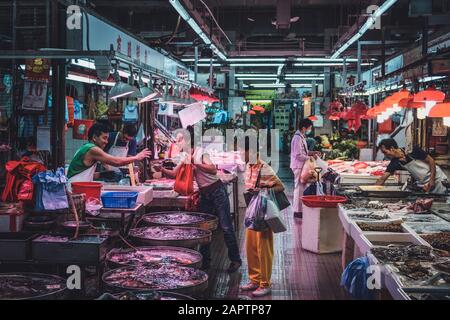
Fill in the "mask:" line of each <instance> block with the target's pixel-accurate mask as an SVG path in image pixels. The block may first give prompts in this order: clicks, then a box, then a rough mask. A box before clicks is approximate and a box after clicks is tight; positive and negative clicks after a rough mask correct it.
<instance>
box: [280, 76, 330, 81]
mask: <svg viewBox="0 0 450 320" xmlns="http://www.w3.org/2000/svg"><path fill="white" fill-rule="evenodd" d="M285 79H286V80H317V81H324V80H325V78H321V77H311V78H297V77H286V78H285Z"/></svg>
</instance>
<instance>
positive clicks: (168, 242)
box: [129, 226, 212, 249]
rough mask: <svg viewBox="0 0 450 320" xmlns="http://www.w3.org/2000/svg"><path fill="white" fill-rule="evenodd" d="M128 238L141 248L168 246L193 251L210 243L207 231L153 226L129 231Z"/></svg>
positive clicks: (209, 235)
mask: <svg viewBox="0 0 450 320" xmlns="http://www.w3.org/2000/svg"><path fill="white" fill-rule="evenodd" d="M129 236H130V238H131V239H133V241H134V242H135V243H137V244H139V245H142V246H170V247H183V248H191V249H195V248H197V247H198V246H199V245H202V244H207V243H210V242H211V238H212V233H211V231H209V230H203V229H199V228H185V227H164V226H153V227H145V228H136V229H131V230H130V233H129Z"/></svg>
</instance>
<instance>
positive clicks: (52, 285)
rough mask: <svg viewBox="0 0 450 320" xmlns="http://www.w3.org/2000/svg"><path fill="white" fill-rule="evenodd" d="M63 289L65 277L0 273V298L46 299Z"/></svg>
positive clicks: (64, 287)
mask: <svg viewBox="0 0 450 320" xmlns="http://www.w3.org/2000/svg"><path fill="white" fill-rule="evenodd" d="M65 289H66V281H65V279H63V278H61V277H57V276H53V275H46V274H34V273H17V274H12V273H11V274H7V273H5V274H0V300H5V299H7V300H22V299H46V298H50V296H51V295H55V294H57V293H58V292H62V291H64V290H65Z"/></svg>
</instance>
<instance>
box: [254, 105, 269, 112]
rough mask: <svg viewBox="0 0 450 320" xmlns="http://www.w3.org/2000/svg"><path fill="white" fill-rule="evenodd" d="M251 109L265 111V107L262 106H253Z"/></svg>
mask: <svg viewBox="0 0 450 320" xmlns="http://www.w3.org/2000/svg"><path fill="white" fill-rule="evenodd" d="M252 110H255V111H260V112H264V111H266V109H265V108H264V107H262V106H254V107H253V108H252Z"/></svg>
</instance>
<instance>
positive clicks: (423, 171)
mask: <svg viewBox="0 0 450 320" xmlns="http://www.w3.org/2000/svg"><path fill="white" fill-rule="evenodd" d="M379 148H380V150H381V152H383V154H384V155H385V156H386V157H388V158H390V159H391V162H390V163H389V165H388V167H387V169H386V172H385V173H384V175H383V176H382V177H380V179H378V181H377V185H383V184H384V183H385V181H386V180H387V179H388V178H389V177H390V176H391V175H393V174H394V173H395V171H397V170H407V171H408V172H409V173H410V174H411V176H412V177H413V178H414V179H415V180H416V181H417V182H418V183H419V184H421V185H423V190H424V191H425V192H430V193H434V194H445V192H446V188H445V186H444V185H443V184H442V182H443V181H445V180H447V176H446V175H445V174H444V172H443V171H442V170H441V168H439V167H438V166H436V163H435V162H434V159H433V158H432V157H430V155H428V154H427V153H425V152H424V151H423V150H422V149H420V148H419V147H417V146H415V147H414V148H413V152H411V153H409V154H407V153H406V152H405V151H404V150H403V149H400V148H399V147H398V145H397V142H396V141H395V140H394V139H385V140H382V141H381V142H380V145H379Z"/></svg>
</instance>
